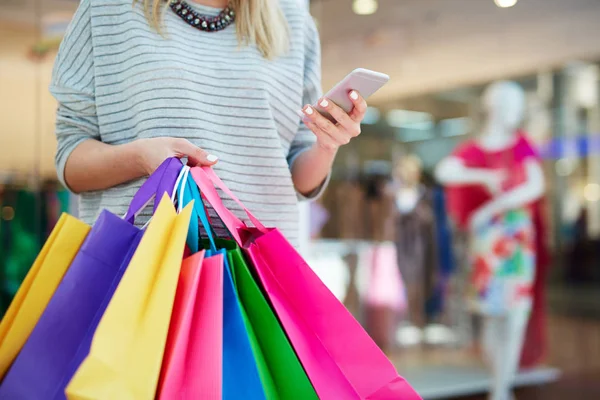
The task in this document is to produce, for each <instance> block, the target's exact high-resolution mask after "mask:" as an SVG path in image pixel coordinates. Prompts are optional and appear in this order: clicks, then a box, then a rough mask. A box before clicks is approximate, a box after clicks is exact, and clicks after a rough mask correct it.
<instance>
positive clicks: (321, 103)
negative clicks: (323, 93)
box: [319, 99, 329, 107]
mask: <svg viewBox="0 0 600 400" xmlns="http://www.w3.org/2000/svg"><path fill="white" fill-rule="evenodd" d="M319 104H320V105H321V107H327V106H328V105H329V102H328V101H327V99H323V100H321V102H320V103H319Z"/></svg>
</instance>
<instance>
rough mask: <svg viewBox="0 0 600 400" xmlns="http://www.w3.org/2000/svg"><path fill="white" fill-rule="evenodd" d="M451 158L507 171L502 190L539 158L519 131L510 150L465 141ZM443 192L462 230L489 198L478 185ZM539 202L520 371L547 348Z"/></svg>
mask: <svg viewBox="0 0 600 400" xmlns="http://www.w3.org/2000/svg"><path fill="white" fill-rule="evenodd" d="M453 156H454V157H458V158H460V159H462V160H463V162H464V164H465V165H466V166H467V167H470V168H490V169H498V168H505V169H508V170H509V171H510V174H508V178H507V180H506V181H505V182H504V184H503V190H504V191H506V190H510V189H512V188H514V187H516V186H518V185H519V184H521V183H523V182H524V181H525V179H526V173H525V167H524V166H525V161H526V160H527V159H530V158H535V159H538V160H539V159H540V158H539V156H538V154H537V152H536V151H535V150H534V149H533V147H532V146H531V145H530V144H529V142H528V140H527V139H526V137H525V135H524V134H523V133H522V132H520V133H519V136H518V138H517V140H516V141H515V143H514V145H513V146H511V147H510V148H507V149H504V150H501V151H493V152H491V151H487V150H485V149H483V148H481V147H480V146H479V145H478V144H477V143H476V142H475V141H468V142H466V143H464V144H462V145H461V146H459V147H458V148H457V149H456V150H455V152H454V153H453ZM446 192H447V199H448V200H447V201H448V203H447V207H448V212H449V214H450V216H451V217H452V219H453V220H454V222H455V223H456V224H457V225H458V226H459V227H460V228H462V229H466V227H467V224H468V221H469V218H470V217H471V214H472V213H473V212H474V211H475V210H477V209H478V208H479V207H480V206H482V205H483V204H485V203H486V202H488V201H490V200H491V199H492V197H491V195H490V194H489V193H488V192H487V190H486V189H485V188H484V187H482V186H480V185H465V186H453V187H449V188H447V191H446ZM543 203H544V202H543V200H540V201H537V202H535V203H534V204H532V205H531V206H530V207H531V211H532V216H533V223H534V227H535V238H536V239H535V240H536V246H535V250H536V273H535V280H534V283H533V306H532V307H533V308H532V313H531V317H530V319H529V323H528V326H527V332H526V336H525V342H524V346H523V354H522V357H521V367H524V368H528V367H533V366H535V365H536V364H538V363H540V362H541V361H542V359H543V357H544V355H545V352H546V347H547V344H546V331H545V329H546V311H545V282H546V277H547V270H548V266H549V262H548V261H549V256H548V248H547V246H546V243H545V240H544V238H545V235H546V227H545V223H544V218H543V207H544V204H543Z"/></svg>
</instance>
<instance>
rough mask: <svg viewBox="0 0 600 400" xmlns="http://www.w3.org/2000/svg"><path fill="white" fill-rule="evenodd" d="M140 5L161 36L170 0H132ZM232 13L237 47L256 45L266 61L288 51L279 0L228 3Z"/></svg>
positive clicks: (283, 17)
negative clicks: (163, 15)
mask: <svg viewBox="0 0 600 400" xmlns="http://www.w3.org/2000/svg"><path fill="white" fill-rule="evenodd" d="M133 2H134V3H138V2H139V3H142V4H143V6H144V11H145V13H146V18H148V22H149V24H150V26H152V27H153V28H154V29H155V30H156V31H157V32H160V33H162V30H161V23H162V13H163V12H164V10H165V9H167V8H168V7H169V3H170V0H167V1H165V0H133ZM230 5H231V7H232V8H233V10H234V11H235V23H236V29H237V37H238V42H239V44H240V46H247V45H252V44H255V45H256V47H257V48H258V50H259V51H260V52H261V54H262V55H263V56H264V57H265V58H267V59H273V58H275V57H277V56H280V55H282V54H283V53H285V52H286V51H287V50H288V46H289V32H288V25H287V21H286V19H285V16H284V15H283V12H282V11H281V7H279V2H278V0H231V1H230Z"/></svg>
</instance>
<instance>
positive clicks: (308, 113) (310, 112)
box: [304, 106, 314, 115]
mask: <svg viewBox="0 0 600 400" xmlns="http://www.w3.org/2000/svg"><path fill="white" fill-rule="evenodd" d="M304 112H305V113H306V114H307V115H312V114H313V112H314V111H313V109H312V107H311V106H308V107H306V109H305V110H304Z"/></svg>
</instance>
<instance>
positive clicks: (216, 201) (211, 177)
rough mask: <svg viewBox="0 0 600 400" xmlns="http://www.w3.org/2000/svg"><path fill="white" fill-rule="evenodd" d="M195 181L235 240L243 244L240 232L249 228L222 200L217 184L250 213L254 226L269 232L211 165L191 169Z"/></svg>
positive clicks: (249, 216) (247, 213)
mask: <svg viewBox="0 0 600 400" xmlns="http://www.w3.org/2000/svg"><path fill="white" fill-rule="evenodd" d="M190 172H191V174H192V177H193V178H194V181H195V182H196V184H197V185H198V188H199V189H200V191H201V192H202V194H203V195H204V197H205V198H206V200H207V201H208V203H209V204H210V205H211V206H212V207H213V208H214V210H215V211H216V212H217V215H218V216H219V218H221V221H223V224H225V226H226V227H227V229H228V230H229V232H230V233H231V236H233V238H234V239H235V241H236V242H237V243H238V244H239V245H240V246H241V245H243V242H242V239H241V237H240V234H239V230H240V229H248V227H247V226H246V224H245V223H244V222H243V221H242V220H241V219H239V218H238V217H236V216H235V214H233V213H232V212H231V211H230V210H229V209H228V208H227V207H225V205H224V204H223V201H222V200H221V198H220V196H219V194H218V193H217V191H216V189H215V186H216V187H218V188H219V189H221V190H222V191H223V192H224V193H225V194H227V195H228V196H229V197H230V198H231V199H232V200H233V201H235V202H236V203H237V204H238V205H239V206H240V207H241V208H242V209H243V210H244V211H245V212H246V215H248V218H249V219H250V221H252V223H253V224H254V226H255V227H256V228H257V229H258V230H259V231H261V232H263V233H267V232H268V230H267V228H265V226H264V225H263V224H262V223H261V222H260V221H259V220H258V218H256V217H255V216H254V215H253V214H252V213H251V212H250V210H248V209H247V208H246V207H245V206H244V204H243V203H242V202H241V201H240V200H239V199H238V198H237V197H236V196H235V195H234V194H233V193H232V192H231V190H229V188H228V187H227V186H225V184H224V183H223V181H221V179H220V178H219V177H218V176H217V175H216V174H215V172H214V171H213V169H212V168H210V167H194V168H192V169H191V170H190Z"/></svg>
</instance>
